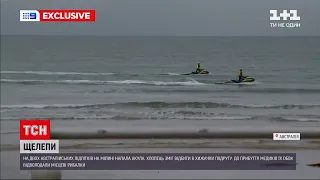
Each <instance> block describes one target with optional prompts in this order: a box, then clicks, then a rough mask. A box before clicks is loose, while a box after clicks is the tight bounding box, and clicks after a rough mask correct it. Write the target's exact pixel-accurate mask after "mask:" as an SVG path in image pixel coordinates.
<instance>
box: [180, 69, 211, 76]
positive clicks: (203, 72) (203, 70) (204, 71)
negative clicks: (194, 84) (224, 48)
mask: <svg viewBox="0 0 320 180" xmlns="http://www.w3.org/2000/svg"><path fill="white" fill-rule="evenodd" d="M191 74H209V71H207V70H205V69H202V70H201V71H194V72H191V73H186V74H183V75H191Z"/></svg>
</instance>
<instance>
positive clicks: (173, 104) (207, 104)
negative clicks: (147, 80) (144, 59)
mask: <svg viewBox="0 0 320 180" xmlns="http://www.w3.org/2000/svg"><path fill="white" fill-rule="evenodd" d="M103 107H110V108H112V107H114V108H116V107H121V108H124V107H148V108H251V109H308V108H320V104H282V105H272V104H251V105H250V104H249V105H242V104H229V103H215V102H156V101H154V102H126V103H111V104H52V105H50V104H48V105H44V104H26V105H2V106H1V109H12V108H19V109H23V108H29V109H58V108H71V109H72V108H74V109H80V108H103Z"/></svg>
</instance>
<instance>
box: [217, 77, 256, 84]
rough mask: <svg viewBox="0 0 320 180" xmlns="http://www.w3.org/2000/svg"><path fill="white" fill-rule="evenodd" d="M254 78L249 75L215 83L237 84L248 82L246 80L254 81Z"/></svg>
mask: <svg viewBox="0 0 320 180" xmlns="http://www.w3.org/2000/svg"><path fill="white" fill-rule="evenodd" d="M254 81H255V79H254V78H253V77H250V76H244V77H243V78H242V79H241V80H240V81H239V80H229V81H226V82H223V83H216V84H239V83H248V82H254Z"/></svg>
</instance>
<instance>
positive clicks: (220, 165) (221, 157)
mask: <svg viewBox="0 0 320 180" xmlns="http://www.w3.org/2000/svg"><path fill="white" fill-rule="evenodd" d="M275 164H281V166H277V165H275ZM296 164H297V162H296V154H295V153H154V152H153V153H59V154H20V170H268V171H270V170H296Z"/></svg>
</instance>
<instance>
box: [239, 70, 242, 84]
mask: <svg viewBox="0 0 320 180" xmlns="http://www.w3.org/2000/svg"><path fill="white" fill-rule="evenodd" d="M238 78H239V82H241V81H242V80H243V75H242V69H240V70H239V72H238Z"/></svg>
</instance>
